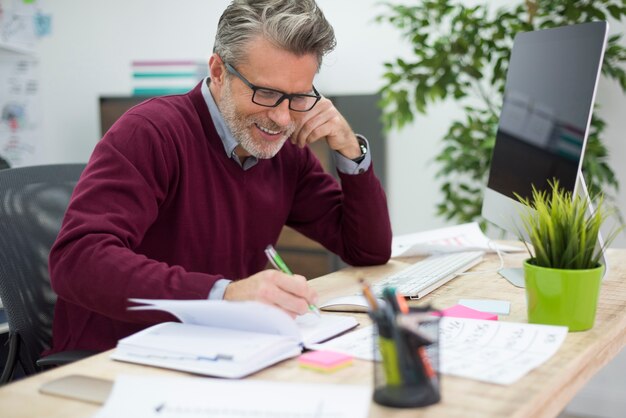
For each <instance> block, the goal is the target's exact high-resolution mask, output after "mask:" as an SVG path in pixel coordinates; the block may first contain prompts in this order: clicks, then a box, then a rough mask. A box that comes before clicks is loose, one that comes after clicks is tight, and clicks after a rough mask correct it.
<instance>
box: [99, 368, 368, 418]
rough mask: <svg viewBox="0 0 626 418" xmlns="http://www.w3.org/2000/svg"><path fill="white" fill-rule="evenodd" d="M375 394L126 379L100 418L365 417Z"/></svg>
mask: <svg viewBox="0 0 626 418" xmlns="http://www.w3.org/2000/svg"><path fill="white" fill-rule="evenodd" d="M173 388H175V390H173ZM371 393H372V389H371V388H370V387H368V386H356V385H335V384H310V383H296V382H275V381H262V380H238V381H225V380H217V379H207V378H193V377H160V376H149V377H144V376H131V375H120V376H118V377H117V379H116V380H115V384H114V386H113V390H112V392H111V395H110V396H109V399H108V400H107V401H106V403H105V405H104V407H103V408H102V409H100V411H98V413H97V414H96V415H95V416H94V418H118V417H134V418H167V417H182V416H184V417H188V418H194V417H198V418H199V417H228V418H251V417H257V418H273V417H290V418H317V417H332V418H365V417H367V416H368V413H369V406H370V397H371Z"/></svg>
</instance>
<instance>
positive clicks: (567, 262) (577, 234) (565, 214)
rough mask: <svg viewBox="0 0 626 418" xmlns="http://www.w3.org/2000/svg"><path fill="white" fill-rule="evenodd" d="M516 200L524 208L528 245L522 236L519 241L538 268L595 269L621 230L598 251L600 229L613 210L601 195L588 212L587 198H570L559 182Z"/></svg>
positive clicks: (523, 222) (614, 231) (607, 239)
mask: <svg viewBox="0 0 626 418" xmlns="http://www.w3.org/2000/svg"><path fill="white" fill-rule="evenodd" d="M516 197H517V198H518V199H519V201H520V202H521V203H523V204H524V205H525V206H526V209H525V210H524V211H523V212H522V214H521V218H522V226H523V228H524V230H525V231H526V233H527V234H528V237H529V239H530V244H531V246H529V245H528V243H526V241H525V240H524V239H523V238H522V234H521V233H520V234H519V235H520V239H521V241H522V242H524V245H526V249H527V250H528V253H529V254H530V257H531V260H530V262H531V263H532V264H535V265H537V266H540V267H548V268H556V269H569V270H584V269H592V268H596V267H597V266H598V265H599V262H600V259H601V258H602V253H603V251H604V250H605V249H606V248H608V246H609V245H610V244H611V242H612V241H613V240H614V239H615V238H616V236H617V235H618V233H619V232H620V231H621V230H622V227H619V228H615V229H613V231H612V232H611V233H610V234H609V236H608V237H607V238H606V240H605V242H604V244H603V246H602V248H600V247H599V246H598V245H597V243H598V234H599V233H600V228H601V227H602V225H603V224H604V222H605V221H606V220H607V219H608V218H610V217H611V215H613V214H614V210H610V209H608V208H607V205H606V203H605V200H604V196H603V195H601V194H600V195H598V196H597V197H596V198H594V199H593V202H594V205H595V208H593V209H592V210H591V211H590V207H589V202H588V200H587V199H586V198H583V197H581V196H579V195H576V196H573V197H572V193H571V192H567V191H565V190H564V189H563V188H561V187H559V182H558V180H553V181H551V182H550V190H549V191H546V190H542V191H538V190H537V189H536V188H535V186H533V189H532V198H531V199H528V198H522V197H521V196H519V195H516ZM532 209H534V210H532ZM520 232H521V231H520Z"/></svg>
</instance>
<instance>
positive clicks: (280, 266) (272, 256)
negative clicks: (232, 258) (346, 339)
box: [265, 244, 320, 316]
mask: <svg viewBox="0 0 626 418" xmlns="http://www.w3.org/2000/svg"><path fill="white" fill-rule="evenodd" d="M265 255H266V256H267V259H268V260H270V263H272V265H273V266H274V268H275V269H276V270H280V271H282V272H283V273H285V274H288V275H290V276H293V273H292V272H291V270H289V267H287V264H286V263H285V262H284V261H283V259H282V258H281V256H280V255H279V254H278V252H276V250H275V249H274V246H273V245H272V244H270V245H268V246H267V247H265ZM309 310H310V311H311V312H314V313H315V314H316V315H317V316H319V315H320V311H319V309H318V308H317V306H315V305H313V304H309Z"/></svg>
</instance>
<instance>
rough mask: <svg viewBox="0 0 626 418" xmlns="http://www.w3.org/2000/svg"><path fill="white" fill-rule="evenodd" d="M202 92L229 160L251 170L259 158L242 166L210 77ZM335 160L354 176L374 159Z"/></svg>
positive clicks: (218, 291)
mask: <svg viewBox="0 0 626 418" xmlns="http://www.w3.org/2000/svg"><path fill="white" fill-rule="evenodd" d="M201 92H202V97H204V101H205V102H206V105H207V107H208V108H209V113H210V114H211V119H213V124H214V125H215V130H216V131H217V134H218V135H219V137H220V139H221V140H222V145H224V152H226V155H227V156H228V158H230V159H232V160H234V161H235V162H236V163H237V164H238V165H239V166H240V167H241V168H242V169H244V170H249V169H250V168H252V167H254V166H255V165H256V164H257V163H258V162H259V159H258V158H256V157H254V156H250V157H248V158H246V159H245V160H244V162H243V164H242V163H241V160H240V159H239V157H238V156H237V154H235V148H237V145H239V143H238V142H237V140H236V139H235V137H234V136H233V134H232V132H231V131H230V129H229V128H228V125H226V121H225V120H224V118H223V117H222V114H221V113H220V110H219V109H218V108H217V104H216V103H215V100H213V95H212V94H211V90H209V77H207V78H205V79H204V81H203V82H202V86H201ZM358 137H359V139H361V140H362V141H364V142H365V145H366V146H367V148H368V150H369V143H368V142H367V139H366V138H365V137H364V136H362V135H358ZM333 159H334V161H335V166H336V167H337V170H339V171H341V172H342V173H344V174H352V175H354V174H360V173H363V172H364V171H366V170H367V169H368V168H369V167H370V164H371V162H372V157H371V155H370V153H369V152H368V153H366V154H365V158H364V159H363V160H362V161H361V162H360V163H355V162H354V161H352V160H351V159H349V158H347V157H344V156H343V155H341V154H340V153H339V152H336V151H335V152H333ZM230 282H231V280H228V279H220V280H218V281H216V282H215V284H214V285H213V287H212V288H211V291H210V292H209V299H212V300H220V299H224V292H225V291H226V286H228V285H229V284H230Z"/></svg>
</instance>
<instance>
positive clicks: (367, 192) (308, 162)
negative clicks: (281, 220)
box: [287, 151, 392, 266]
mask: <svg viewBox="0 0 626 418" xmlns="http://www.w3.org/2000/svg"><path fill="white" fill-rule="evenodd" d="M301 161H302V162H301V165H300V170H299V174H300V176H299V182H298V185H297V188H296V190H297V191H296V196H295V198H294V204H293V207H292V211H291V213H290V216H289V220H288V222H287V223H288V225H289V226H291V227H293V228H294V229H296V230H297V231H299V232H301V233H302V234H304V235H306V236H308V237H310V238H312V239H314V240H316V241H318V242H320V243H321V244H322V245H323V246H324V247H326V248H327V249H328V250H330V251H332V252H334V253H335V254H337V255H339V256H340V257H341V259H342V260H343V261H345V262H346V263H348V264H350V265H354V266H367V265H375V264H384V263H386V262H387V261H388V260H389V257H390V256H391V236H392V233H391V223H390V220H389V211H388V209H387V199H386V196H385V191H384V189H383V187H382V185H381V183H380V181H379V180H378V178H377V177H376V175H375V173H374V167H373V165H370V167H369V169H368V170H366V171H364V172H362V173H359V174H355V175H350V174H344V173H341V172H339V179H340V180H341V183H340V184H339V183H337V181H336V180H335V179H334V178H333V177H332V176H330V175H329V174H328V173H325V172H324V171H323V169H322V167H321V166H320V164H319V161H318V160H317V159H316V158H315V156H314V155H313V154H312V152H310V151H308V152H306V153H305V158H303V159H302V160H301Z"/></svg>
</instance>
